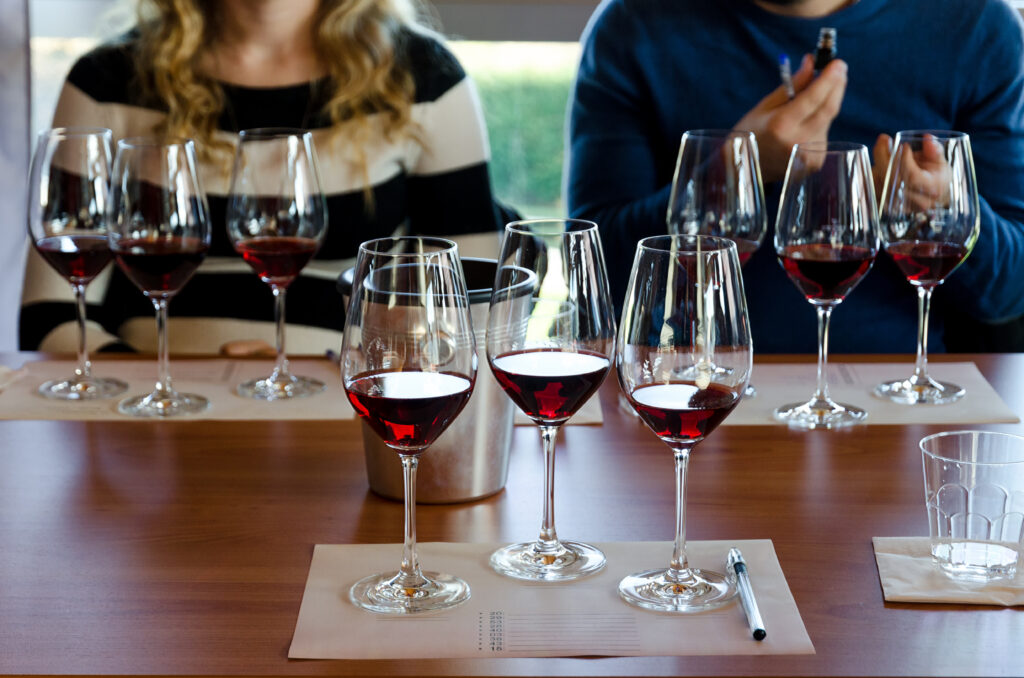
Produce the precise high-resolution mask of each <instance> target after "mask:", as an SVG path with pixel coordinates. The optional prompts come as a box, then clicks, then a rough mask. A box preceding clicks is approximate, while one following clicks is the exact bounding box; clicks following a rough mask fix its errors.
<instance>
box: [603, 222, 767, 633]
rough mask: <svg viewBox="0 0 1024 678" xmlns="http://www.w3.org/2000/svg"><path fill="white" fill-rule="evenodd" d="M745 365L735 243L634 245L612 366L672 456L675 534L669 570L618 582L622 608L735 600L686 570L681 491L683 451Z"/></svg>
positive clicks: (690, 606)
mask: <svg viewBox="0 0 1024 678" xmlns="http://www.w3.org/2000/svg"><path fill="white" fill-rule="evenodd" d="M752 360H753V347H752V343H751V337H750V321H749V317H748V314H747V306H746V296H745V294H744V291H743V281H742V276H741V274H740V262H739V256H738V253H737V249H736V245H735V243H734V242H732V241H731V240H728V239H725V238H716V237H710V236H703V235H669V236H654V237H650V238H644V239H643V240H641V241H640V242H639V244H638V245H637V251H636V256H635V259H634V262H633V271H632V274H631V276H630V282H629V288H628V291H627V293H626V304H625V306H624V308H623V311H622V322H621V323H620V326H619V338H618V344H617V349H616V360H615V363H616V371H617V374H618V378H619V385H620V387H621V388H622V391H623V393H625V394H626V398H627V400H628V401H629V403H630V405H631V406H632V407H633V408H634V409H635V410H636V412H637V414H638V415H639V416H640V419H641V420H642V421H643V422H644V423H645V424H646V425H647V427H648V428H650V429H651V431H652V432H654V434H655V435H657V436H658V438H660V439H661V440H662V441H663V442H664V443H665V444H666V445H667V446H668V447H669V448H670V449H671V450H672V451H673V454H674V457H675V467H676V535H675V543H674V547H673V553H672V559H671V561H670V564H669V567H667V568H658V569H652V570H646V571H643V572H638V573H635V574H631V575H629V576H627V577H625V578H624V579H623V580H622V581H621V582H620V583H619V595H620V596H621V597H622V598H623V599H624V600H625V601H626V602H627V603H629V604H631V605H636V606H637V607H642V608H645V609H650V610H656V611H660V612H683V613H686V612H699V611H703V610H708V609H712V608H715V607H719V606H721V605H725V604H727V603H729V602H730V601H731V600H732V599H733V597H734V596H735V595H736V588H735V587H734V586H733V585H732V583H731V582H729V581H728V580H727V578H726V577H725V575H723V574H720V573H717V572H712V571H708V570H703V569H697V568H691V567H690V566H689V563H688V561H687V557H686V520H685V517H686V513H685V505H686V491H685V488H686V474H687V467H688V464H689V459H690V453H691V451H692V450H693V449H694V447H695V446H696V445H698V444H699V443H700V442H701V441H702V440H704V438H705V437H707V436H708V435H709V434H710V433H711V432H712V431H714V429H715V428H716V427H717V426H718V425H719V424H721V423H722V421H723V420H724V419H725V418H726V417H727V416H728V415H729V414H730V413H731V412H732V411H733V409H735V407H736V405H737V404H739V402H740V400H741V398H742V397H743V394H744V392H745V390H746V386H747V383H748V381H749V378H750V371H751V367H752Z"/></svg>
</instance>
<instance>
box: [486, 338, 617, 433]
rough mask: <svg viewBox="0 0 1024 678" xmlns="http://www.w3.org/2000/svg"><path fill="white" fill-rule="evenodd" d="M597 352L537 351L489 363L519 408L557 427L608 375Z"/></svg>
mask: <svg viewBox="0 0 1024 678" xmlns="http://www.w3.org/2000/svg"><path fill="white" fill-rule="evenodd" d="M609 367H611V362H610V361H609V360H608V358H606V357H605V356H603V355H601V354H600V353H590V352H583V351H581V352H578V353H577V352H573V351H559V350H549V349H536V350H530V351H515V352H513V353H506V354H504V355H500V356H498V357H497V358H494V359H493V360H491V371H492V372H494V376H495V377H496V378H497V380H498V383H499V384H500V385H501V388H502V389H504V391H505V393H507V394H508V396H509V397H510V398H512V402H514V403H515V404H516V405H517V406H518V407H519V409H521V410H522V411H523V412H525V413H526V415H527V416H528V417H530V418H531V419H533V420H534V421H538V422H543V423H549V424H557V423H562V422H564V421H565V420H566V419H568V418H569V417H571V416H572V415H573V414H574V413H575V412H576V410H578V409H579V408H580V407H581V406H582V405H583V403H585V402H586V401H587V398H589V397H590V396H591V395H592V394H593V393H594V391H596V390H597V387H598V386H600V385H601V382H602V381H604V377H605V375H606V374H608V368H609Z"/></svg>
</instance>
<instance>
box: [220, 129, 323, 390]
mask: <svg viewBox="0 0 1024 678" xmlns="http://www.w3.org/2000/svg"><path fill="white" fill-rule="evenodd" d="M228 193H229V197H228V206H227V217H226V220H227V228H228V237H229V238H230V240H231V243H232V245H234V248H235V250H236V251H238V252H239V254H241V255H242V258H243V259H245V261H246V263H248V264H249V266H251V267H252V269H253V270H254V271H255V272H256V274H257V275H258V276H259V277H260V280H262V281H263V282H265V283H267V284H268V285H270V289H271V290H272V291H273V293H274V320H275V323H276V328H277V332H276V337H277V364H276V365H275V366H274V371H273V372H271V374H270V376H268V377H264V378H262V379H254V380H252V381H247V382H245V383H243V384H239V386H238V389H237V390H238V394H239V395H242V396H246V397H249V398H258V399H261V400H280V399H283V398H298V397H302V396H309V395H313V394H315V393H320V392H321V391H323V390H324V389H325V388H326V385H325V384H324V383H323V382H322V381H319V380H317V379H312V378H310V377H300V376H296V375H293V374H292V373H291V372H290V371H289V370H288V358H287V357H286V355H285V343H284V340H285V312H284V308H285V306H284V300H285V291H286V290H287V289H288V285H290V284H291V282H292V281H293V280H295V277H296V276H298V275H299V272H300V271H302V269H303V267H305V265H306V264H307V263H308V262H309V260H310V259H312V258H313V255H314V254H316V252H317V250H318V249H320V245H321V243H322V242H323V239H324V235H325V234H326V233H327V205H326V202H325V200H324V195H323V191H322V189H321V188H320V171H319V170H318V169H317V160H316V151H315V149H314V148H313V136H312V135H311V134H310V133H309V132H304V131H302V130H289V129H277V128H267V129H252V130H243V131H242V132H241V133H239V135H238V150H237V152H236V154H235V165H234V170H233V171H232V173H231V188H230V189H229V191H228Z"/></svg>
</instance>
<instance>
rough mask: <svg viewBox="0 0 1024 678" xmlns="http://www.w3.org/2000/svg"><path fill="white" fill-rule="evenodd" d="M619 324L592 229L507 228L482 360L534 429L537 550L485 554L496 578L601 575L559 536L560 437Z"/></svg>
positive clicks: (563, 225) (531, 546)
mask: <svg viewBox="0 0 1024 678" xmlns="http://www.w3.org/2000/svg"><path fill="white" fill-rule="evenodd" d="M614 348H615V320H614V313H613V311H612V304H611V299H610V295H609V292H608V276H607V273H606V272H605V267H604V254H603V252H602V250H601V238H600V235H599V234H598V231H597V225H596V224H594V223H593V222H590V221H582V220H576V219H535V220H529V221H517V222H513V223H511V224H508V225H507V226H506V227H505V238H504V241H503V243H502V248H501V254H500V256H499V258H498V273H497V276H496V278H495V283H494V291H493V292H492V294H491V305H490V310H489V315H488V321H487V359H488V362H489V363H490V366H491V371H492V372H493V373H494V376H495V378H496V379H497V380H498V384H500V385H501V387H502V389H503V390H504V391H505V393H506V394H507V395H508V396H509V397H510V398H511V399H512V402H514V403H515V404H516V406H517V407H519V409H520V410H522V411H523V412H524V413H525V414H526V415H527V416H528V417H530V419H532V420H533V421H534V422H535V423H536V424H537V426H539V427H540V433H541V440H542V442H543V447H544V508H543V517H542V519H541V527H540V535H539V536H538V538H537V540H536V541H532V542H526V543H520V544H512V545H511V546H506V547H504V548H501V549H499V550H497V551H495V552H494V553H493V554H492V555H491V567H492V568H494V570H495V571H497V572H499V573H500V574H503V575H506V576H510V577H515V578H518V579H526V580H531V581H565V580H571V579H576V578H578V577H582V576H585V575H588V574H591V573H593V572H597V571H598V570H600V569H601V568H602V567H604V564H605V557H604V554H603V553H602V552H601V551H600V550H599V549H597V548H595V547H594V546H591V545H590V544H584V543H582V542H578V541H563V540H560V539H559V538H558V535H557V533H556V531H555V510H554V501H555V441H556V438H557V436H558V430H559V429H560V428H561V426H562V425H563V424H564V423H565V422H566V421H568V420H569V418H570V417H572V415H573V414H575V413H576V411H577V410H578V409H579V408H580V407H582V406H583V403H585V402H586V401H587V399H589V398H590V397H591V396H592V395H593V394H594V392H595V391H597V388H598V386H600V385H601V382H603V381H604V378H605V376H606V375H607V374H608V371H609V369H610V367H611V359H612V352H613V350H614Z"/></svg>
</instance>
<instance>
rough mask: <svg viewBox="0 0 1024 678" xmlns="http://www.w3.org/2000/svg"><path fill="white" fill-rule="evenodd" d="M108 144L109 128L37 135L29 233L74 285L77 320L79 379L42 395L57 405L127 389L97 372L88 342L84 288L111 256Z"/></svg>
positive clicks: (58, 383) (45, 387) (49, 386)
mask: <svg viewBox="0 0 1024 678" xmlns="http://www.w3.org/2000/svg"><path fill="white" fill-rule="evenodd" d="M110 139H111V131H110V130H109V129H106V128H85V127H59V128H55V129H49V130H45V131H43V132H41V133H40V134H39V137H38V140H37V142H36V148H35V153H34V154H33V156H32V167H31V169H30V174H29V202H28V230H29V236H30V238H31V240H32V244H33V245H34V246H35V249H36V252H38V253H39V254H40V255H41V256H42V258H43V259H44V260H45V261H46V263H47V264H49V265H50V267H51V268H52V269H53V270H54V271H56V272H57V273H59V274H60V276H61V277H62V278H64V279H65V280H67V281H68V282H69V283H70V284H71V289H72V290H73V292H74V295H75V310H76V318H77V322H78V365H77V366H76V367H75V373H74V375H73V376H71V377H69V378H67V379H56V380H53V381H48V382H46V383H45V384H42V385H41V386H40V387H39V391H38V392H39V393H40V394H41V395H44V396H46V397H47V398H55V399H59V400H95V399H99V398H110V397H113V396H116V395H119V394H120V393H123V392H124V391H125V390H126V389H127V388H128V385H127V384H125V383H124V382H123V381H120V380H118V379H110V378H101V377H96V376H94V375H93V373H92V364H91V363H90V361H89V351H88V347H87V343H86V324H85V320H86V312H85V311H86V298H85V289H86V286H87V285H88V284H89V283H90V282H92V280H93V279H94V278H95V277H96V276H97V275H99V274H100V272H101V271H103V269H104V268H106V267H107V264H109V263H110V259H111V257H112V256H113V255H112V254H111V252H110V243H109V242H108V241H107V213H106V203H107V194H108V192H109V188H110V164H111V158H110V155H111V153H110Z"/></svg>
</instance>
